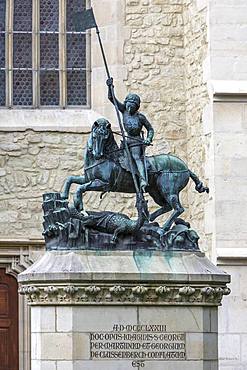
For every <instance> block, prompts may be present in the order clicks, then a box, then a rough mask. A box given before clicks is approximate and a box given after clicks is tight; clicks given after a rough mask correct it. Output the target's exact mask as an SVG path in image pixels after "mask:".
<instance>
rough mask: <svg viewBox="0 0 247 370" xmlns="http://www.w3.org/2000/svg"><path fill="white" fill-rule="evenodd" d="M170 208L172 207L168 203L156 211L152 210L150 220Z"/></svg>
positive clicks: (168, 210)
mask: <svg viewBox="0 0 247 370" xmlns="http://www.w3.org/2000/svg"><path fill="white" fill-rule="evenodd" d="M171 210H172V207H171V206H170V204H168V203H167V204H165V205H164V206H163V207H161V208H159V209H157V211H155V212H153V213H152V214H151V216H150V221H151V222H152V221H154V220H155V219H156V218H157V217H159V216H161V215H163V214H164V213H166V212H170V211H171Z"/></svg>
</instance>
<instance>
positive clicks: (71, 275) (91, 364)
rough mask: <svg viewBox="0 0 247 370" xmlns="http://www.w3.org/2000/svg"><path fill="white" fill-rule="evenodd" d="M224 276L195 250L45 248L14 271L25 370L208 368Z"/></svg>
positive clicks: (213, 363)
mask: <svg viewBox="0 0 247 370" xmlns="http://www.w3.org/2000/svg"><path fill="white" fill-rule="evenodd" d="M229 281H230V277H229V275H227V274H225V273H224V272H222V271H220V270H219V269H218V268H217V267H215V266H214V265H213V264H212V263H211V262H210V261H209V260H208V259H207V258H206V257H205V256H204V254H203V253H199V252H198V253H192V252H162V251H156V252H154V251H152V252H149V251H121V252H120V251H115V252H112V251H110V252H96V251H76V252H72V251H64V252H58V251H52V252H46V254H45V255H44V256H43V257H42V258H41V259H40V260H39V261H37V262H36V263H35V264H34V265H33V266H31V267H30V268H29V269H27V270H26V271H25V272H23V273H21V274H20V275H19V282H20V291H21V293H22V294H26V295H27V298H28V302H29V304H30V305H31V319H32V323H31V332H32V370H131V369H134V368H137V369H144V370H164V369H165V370H216V369H218V350H217V347H218V339H217V337H218V323H217V317H218V308H217V307H218V306H219V305H220V304H221V300H222V296H223V295H227V294H229V292H230V291H229V289H228V288H227V287H226V284H227V283H228V282H229Z"/></svg>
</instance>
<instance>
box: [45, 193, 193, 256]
mask: <svg viewBox="0 0 247 370" xmlns="http://www.w3.org/2000/svg"><path fill="white" fill-rule="evenodd" d="M43 211H44V223H43V227H44V232H43V235H44V237H45V241H46V246H47V249H48V250H63V249H64V250H68V249H80V250H81V249H92V250H95V249H96V250H97V249H101V250H104V249H105V250H109V249H112V250H115V249H118V250H135V249H139V248H141V249H150V250H154V249H155V250H178V251H183V250H187V251H199V247H198V240H199V236H198V234H197V233H196V232H195V231H194V230H192V229H190V225H189V223H187V222H185V221H183V220H181V219H177V220H176V222H175V225H174V226H173V227H172V228H171V229H170V230H168V231H167V232H165V231H164V230H163V229H162V228H161V227H160V226H159V224H158V223H157V222H152V223H147V222H146V223H144V224H143V226H142V227H141V228H140V229H137V228H136V225H137V222H138V220H132V219H130V218H129V217H128V216H126V215H125V214H122V213H115V212H110V211H103V212H91V211H89V212H84V213H82V212H79V211H78V210H77V209H76V208H75V207H74V206H73V205H69V203H68V201H67V200H63V199H62V198H61V195H60V193H46V194H44V196H43Z"/></svg>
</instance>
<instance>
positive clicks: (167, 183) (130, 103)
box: [43, 8, 209, 250]
mask: <svg viewBox="0 0 247 370" xmlns="http://www.w3.org/2000/svg"><path fill="white" fill-rule="evenodd" d="M74 26H75V28H76V30H77V31H85V30H87V29H89V28H96V33H97V36H98V40H99V45H100V49H101V52H102V56H103V61H104V65H105V69H106V74H107V77H108V78H107V81H106V83H107V86H108V98H109V100H110V101H111V102H112V103H113V104H114V107H115V110H116V116H117V120H118V124H119V128H120V132H121V136H122V142H121V145H120V147H119V146H118V145H117V142H116V141H115V138H114V135H113V134H114V133H113V131H112V129H111V124H110V122H109V121H107V120H106V119H105V118H100V119H98V120H96V121H95V122H94V124H93V126H92V131H91V133H90V135H89V138H88V142H87V148H86V151H85V161H84V162H85V163H84V169H85V172H84V174H83V175H82V176H69V177H68V178H67V180H66V182H65V185H64V189H63V192H62V193H61V194H58V193H51V194H45V195H44V203H43V209H44V219H45V222H44V233H43V234H44V236H45V239H46V242H47V246H48V248H51V249H57V248H60V249H61V248H62V249H63V248H80V249H81V248H102V247H103V246H104V245H105V244H106V245H107V246H108V247H109V245H111V244H114V245H115V246H118V248H139V247H144V248H162V249H167V250H169V249H171V250H172V249H180V250H181V249H182V250H183V249H186V250H188V249H189V250H196V249H198V239H199V237H198V235H197V233H196V232H195V231H193V230H191V229H190V225H189V224H188V223H186V222H185V221H183V220H181V219H179V218H178V217H179V216H180V215H181V214H182V213H183V212H184V208H183V206H182V205H181V203H180V199H179V193H180V192H181V190H182V189H184V188H185V186H186V185H187V184H188V181H189V179H190V178H191V179H192V180H193V181H194V183H195V189H196V190H197V191H198V192H199V193H203V192H207V193H208V192H209V189H208V188H207V187H205V186H204V185H203V183H202V182H201V181H200V180H199V178H198V177H197V176H196V175H195V174H194V173H193V172H192V171H191V170H190V169H189V168H188V166H187V165H186V163H184V162H183V161H182V160H181V159H180V158H178V157H176V156H174V155H172V154H159V155H156V156H150V157H146V155H145V148H146V146H148V145H151V143H152V140H153V137H154V130H153V127H152V125H151V124H150V122H149V121H148V119H147V118H146V117H145V115H144V114H142V113H140V112H139V108H140V104H141V99H140V97H139V96H138V95H137V94H132V93H131V94H128V95H127V97H126V98H125V101H124V102H123V103H121V102H120V101H119V100H118V99H117V98H116V96H115V92H114V86H113V79H112V78H111V77H110V72H109V69H108V65H107V60H106V56H105V52H104V48H103V44H102V40H101V38H100V31H99V28H98V26H97V23H96V20H95V17H94V14H93V10H92V8H91V9H88V10H86V11H85V12H83V13H78V14H76V15H75V18H74ZM120 114H122V119H121V115H120ZM143 129H145V130H146V135H144V133H143V132H142V130H143ZM145 136H146V137H145ZM73 183H76V184H78V185H79V186H78V187H77V190H76V192H75V195H74V203H73V204H72V205H70V206H69V205H68V202H67V199H68V197H69V191H70V186H71V184H73ZM87 191H97V192H101V193H106V192H110V191H111V192H122V193H135V194H136V204H135V206H136V209H137V216H138V217H137V219H136V220H132V219H130V218H129V217H128V216H126V215H124V214H120V213H115V212H112V211H111V210H109V211H103V212H91V211H87V213H85V212H82V211H84V208H83V194H84V193H85V192H87ZM145 192H147V193H149V194H150V196H151V197H152V198H153V200H154V201H155V203H156V204H157V205H158V206H159V208H158V209H157V210H156V211H155V212H153V213H152V214H151V215H150V214H149V211H148V206H147V202H146V200H145V198H144V193H145ZM169 211H171V214H170V216H169V217H168V218H167V220H166V221H165V223H164V225H163V226H162V227H160V225H159V224H158V223H157V222H155V223H154V222H153V221H154V220H155V219H156V218H157V217H159V216H161V215H162V214H165V213H167V212H169ZM174 224H175V226H173V225H174ZM120 239H121V243H120V242H119V240H120Z"/></svg>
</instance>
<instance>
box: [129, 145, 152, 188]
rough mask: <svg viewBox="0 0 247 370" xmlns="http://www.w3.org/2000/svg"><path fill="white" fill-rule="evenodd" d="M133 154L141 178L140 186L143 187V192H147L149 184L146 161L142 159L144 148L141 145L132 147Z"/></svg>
mask: <svg viewBox="0 0 247 370" xmlns="http://www.w3.org/2000/svg"><path fill="white" fill-rule="evenodd" d="M130 150H131V154H132V157H133V159H134V162H135V164H136V167H137V170H138V173H139V179H140V187H141V188H142V190H143V192H145V187H146V186H148V179H147V178H146V172H145V167H144V162H143V160H142V159H141V156H142V150H141V147H140V146H134V147H131V149H130Z"/></svg>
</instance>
